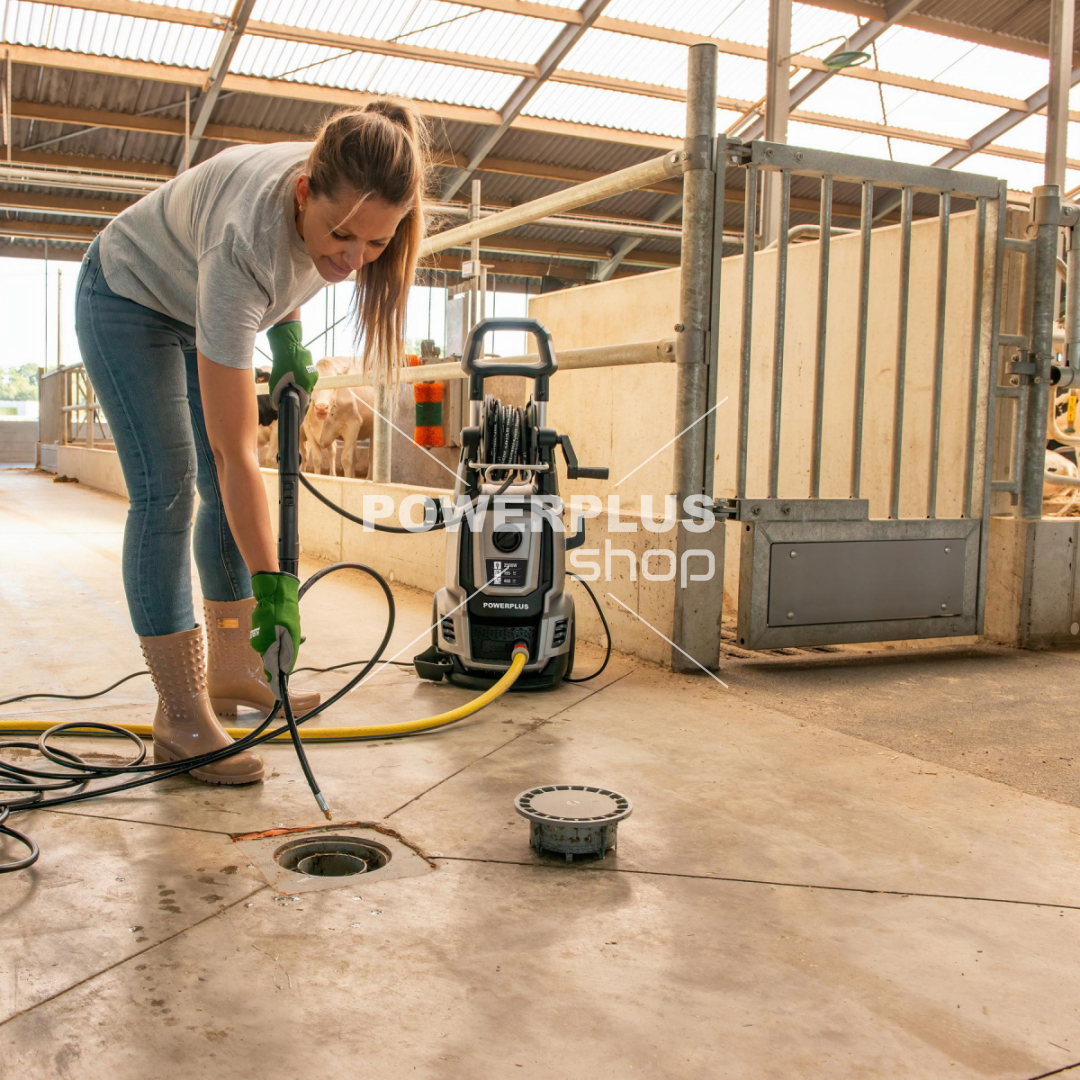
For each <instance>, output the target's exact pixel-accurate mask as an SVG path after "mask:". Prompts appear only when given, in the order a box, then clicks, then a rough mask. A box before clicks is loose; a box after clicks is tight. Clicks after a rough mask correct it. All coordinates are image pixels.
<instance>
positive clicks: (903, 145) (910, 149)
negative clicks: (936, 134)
mask: <svg viewBox="0 0 1080 1080" xmlns="http://www.w3.org/2000/svg"><path fill="white" fill-rule="evenodd" d="M788 141H789V142H790V143H792V145H795V146H808V147H814V148H816V149H818V150H835V151H837V152H838V153H842V154H858V155H860V156H862V157H872V158H882V159H884V160H886V161H887V160H889V159H890V157H891V159H892V160H894V161H906V162H909V163H910V164H913V165H931V164H933V162H934V161H936V160H937V159H938V158H939V157H941V155H942V154H943V153H945V149H944V148H943V147H940V146H933V145H931V144H930V143H919V142H909V141H908V140H906V139H888V140H887V139H886V138H885V137H884V136H882V135H869V134H863V133H862V132H855V131H841V130H840V129H839V128H834V127H825V126H823V125H819V124H804V123H800V122H799V121H795V120H793V121H792V122H791V124H790V125H789V127H788ZM890 142H891V143H892V154H891V155H890V153H889V143H890Z"/></svg>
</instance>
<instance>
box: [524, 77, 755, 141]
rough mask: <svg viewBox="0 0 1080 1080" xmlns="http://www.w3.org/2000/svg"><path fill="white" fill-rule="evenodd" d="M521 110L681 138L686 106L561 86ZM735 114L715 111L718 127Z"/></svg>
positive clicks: (546, 87) (544, 91) (554, 86)
mask: <svg viewBox="0 0 1080 1080" xmlns="http://www.w3.org/2000/svg"><path fill="white" fill-rule="evenodd" d="M523 111H524V113H525V114H526V115H529V116H543V117H547V118H548V119H551V120H567V121H570V122H572V123H580V124H599V125H601V126H603V127H611V128H618V129H620V130H622V131H640V132H643V133H645V132H647V133H650V134H654V135H669V136H676V137H677V136H681V135H682V133H683V129H684V127H685V123H686V106H685V105H684V104H683V103H682V102H681V101H666V100H664V99H663V98H646V97H642V96H641V95H639V94H627V93H623V92H621V91H616V90H597V89H594V88H593V87H589V86H569V85H566V84H563V83H548V84H545V85H544V86H542V87H541V88H540V90H538V91H537V94H536V96H535V97H534V98H533V99H532V101H530V102H529V104H528V105H527V106H526V107H525V109H524V110H523ZM738 115H739V114H738V113H734V112H725V111H722V110H718V111H717V124H718V125H719V126H720V127H721V128H723V127H725V126H726V125H727V124H730V123H732V122H733V121H734V120H735V119H736V118H737V117H738Z"/></svg>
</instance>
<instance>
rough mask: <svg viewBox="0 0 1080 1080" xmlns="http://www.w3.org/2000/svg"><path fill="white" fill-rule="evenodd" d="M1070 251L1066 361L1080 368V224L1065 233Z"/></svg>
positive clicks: (1066, 305)
mask: <svg viewBox="0 0 1080 1080" xmlns="http://www.w3.org/2000/svg"><path fill="white" fill-rule="evenodd" d="M1065 236H1066V243H1067V244H1068V251H1067V252H1066V265H1067V266H1068V274H1067V276H1066V279H1065V350H1064V355H1065V363H1066V364H1068V365H1069V367H1071V368H1080V225H1073V226H1072V227H1071V228H1070V229H1069V231H1068V232H1067V233H1066V234H1065Z"/></svg>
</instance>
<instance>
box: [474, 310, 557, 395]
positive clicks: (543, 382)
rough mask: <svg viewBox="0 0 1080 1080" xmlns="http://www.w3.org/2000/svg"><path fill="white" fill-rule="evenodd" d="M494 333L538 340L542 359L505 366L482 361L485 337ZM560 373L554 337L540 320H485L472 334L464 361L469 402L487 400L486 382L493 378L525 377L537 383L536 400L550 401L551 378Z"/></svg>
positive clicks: (478, 324) (537, 349)
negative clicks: (513, 332) (516, 333)
mask: <svg viewBox="0 0 1080 1080" xmlns="http://www.w3.org/2000/svg"><path fill="white" fill-rule="evenodd" d="M492 330H523V331H525V332H526V333H529V334H532V335H533V336H534V337H535V338H536V351H537V352H538V353H539V355H540V358H539V360H537V361H536V362H535V363H533V364H502V363H500V362H499V361H498V360H481V359H480V349H481V347H482V346H483V344H484V337H485V336H486V335H487V334H489V333H490V332H491V331H492ZM558 369H559V364H558V362H557V361H556V359H555V351H554V350H553V349H552V347H551V334H549V333H548V331H547V327H545V326H544V325H543V324H542V323H539V322H537V321H536V319H522V318H501V319H481V320H480V322H478V323H477V324H476V325H475V326H474V327H473V328H472V329H471V330H470V331H469V337H468V340H467V341H466V342H465V355H464V356H463V357H462V358H461V370H462V371H464V372H465V373H466V374H467V375H468V376H469V400H470V401H483V400H484V379H486V378H487V377H488V376H490V375H523V376H524V377H525V378H527V379H534V380H535V381H536V385H535V386H534V388H533V398H534V399H535V400H536V401H547V400H548V377H549V376H551V375H554V374H555V372H556V371H558Z"/></svg>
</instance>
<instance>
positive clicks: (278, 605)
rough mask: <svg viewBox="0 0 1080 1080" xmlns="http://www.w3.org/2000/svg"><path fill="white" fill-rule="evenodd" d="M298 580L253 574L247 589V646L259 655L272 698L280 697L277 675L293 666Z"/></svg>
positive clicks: (297, 629)
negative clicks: (250, 604) (251, 597)
mask: <svg viewBox="0 0 1080 1080" xmlns="http://www.w3.org/2000/svg"><path fill="white" fill-rule="evenodd" d="M299 589H300V580H299V579H298V578H296V577H293V575H292V574H283V573H264V574H254V575H253V576H252V578H251V590H252V592H254V594H255V601H256V603H255V610H254V611H253V612H252V613H251V647H252V648H253V649H254V650H255V651H256V652H257V653H259V655H260V656H262V658H263V670H264V671H265V672H266V678H267V681H268V682H269V683H270V689H271V690H272V691H273V694H274V697H276V698H277V699H278V700H281V676H282V674H285V675H287V674H288V673H289V672H290V671H292V669H293V668H294V667H295V666H296V657H297V654H298V653H299V652H300V643H301V642H302V641H303V640H304V639H303V638H302V637H301V636H300V600H299Z"/></svg>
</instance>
